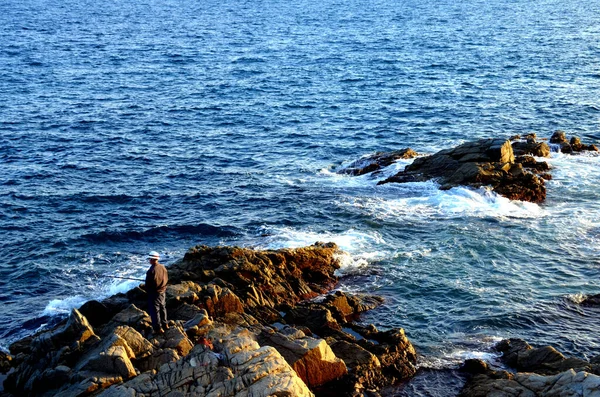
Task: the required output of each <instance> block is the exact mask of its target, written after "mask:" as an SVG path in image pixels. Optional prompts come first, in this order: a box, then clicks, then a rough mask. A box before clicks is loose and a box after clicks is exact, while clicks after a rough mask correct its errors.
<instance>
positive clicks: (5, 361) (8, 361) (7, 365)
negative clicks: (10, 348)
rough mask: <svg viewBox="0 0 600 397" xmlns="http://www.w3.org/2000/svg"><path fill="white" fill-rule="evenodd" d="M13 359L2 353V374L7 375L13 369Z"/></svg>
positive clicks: (0, 352) (0, 359)
mask: <svg viewBox="0 0 600 397" xmlns="http://www.w3.org/2000/svg"><path fill="white" fill-rule="evenodd" d="M12 361H13V359H12V357H11V356H10V355H9V354H6V353H5V352H3V351H0V374H5V373H7V372H8V371H10V369H11V368H12Z"/></svg>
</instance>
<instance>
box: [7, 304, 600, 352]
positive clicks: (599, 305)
mask: <svg viewBox="0 0 600 397" xmlns="http://www.w3.org/2000/svg"><path fill="white" fill-rule="evenodd" d="M581 304H582V305H583V306H595V307H600V294H597V295H591V296H588V297H586V298H585V299H584V300H583V301H582V302H581ZM11 351H12V350H11Z"/></svg>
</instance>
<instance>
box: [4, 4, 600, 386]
mask: <svg viewBox="0 0 600 397" xmlns="http://www.w3.org/2000/svg"><path fill="white" fill-rule="evenodd" d="M599 65H600V3H597V2H589V1H579V0H560V1H559V0H540V1H536V2H531V1H525V0H509V1H504V0H503V1H500V0H486V1H483V0H481V1H478V0H467V1H463V2H456V1H450V0H440V1H435V2H430V1H422V0H376V1H360V0H346V1H336V0H320V1H312V0H299V1H287V2H283V1H273V0H267V1H248V0H239V1H235V0H219V1H213V0H206V1H201V2H199V1H188V0H145V1H144V0H142V1H133V2H132V1H117V2H97V1H90V0H80V1H72V0H63V1H61V0H58V1H42V0H19V1H17V0H4V1H2V2H0V253H1V254H2V264H1V265H0V266H1V267H0V269H1V273H2V277H1V278H0V287H1V288H0V301H1V302H2V305H1V306H0V347H1V348H4V349H5V348H6V347H7V346H8V345H9V344H10V343H11V342H13V341H14V340H16V339H18V338H20V337H23V336H25V335H28V334H31V333H32V332H34V331H35V330H36V329H38V328H40V327H43V326H44V325H48V324H51V323H52V322H53V321H56V319H58V318H60V317H61V316H64V315H66V313H68V312H69V310H70V309H71V308H73V307H78V306H79V305H80V304H81V303H82V302H84V301H86V300H88V299H91V298H102V297H105V296H108V295H110V294H113V293H116V292H119V291H124V290H127V289H128V288H131V287H132V286H133V285H135V282H117V281H115V280H111V279H107V278H103V277H102V275H107V274H110V275H120V276H124V277H141V276H142V275H143V274H144V271H145V268H146V265H147V264H146V261H145V259H144V257H145V254H146V253H147V252H148V251H149V250H157V251H160V252H161V254H162V255H163V256H164V258H165V260H164V262H166V263H167V264H168V263H169V262H172V261H174V260H176V259H178V258H180V257H181V256H182V255H183V253H184V252H185V251H186V249H187V248H189V247H190V246H193V245H195V244H200V243H202V244H208V245H216V244H235V245H241V246H252V247H259V248H279V247H296V246H301V245H306V244H312V243H313V242H315V241H318V240H325V241H335V242H337V243H338V244H339V245H340V246H341V247H342V248H344V249H345V250H346V251H347V252H348V253H349V254H350V256H349V257H348V258H346V260H347V263H346V264H345V266H344V268H343V269H342V271H341V272H340V274H341V275H342V276H343V279H342V280H343V281H342V284H341V286H340V288H342V289H344V290H350V291H359V292H368V293H375V294H379V295H382V296H384V297H385V298H386V304H385V305H384V306H383V307H382V308H380V309H378V310H375V311H373V312H371V313H369V314H368V315H366V316H365V317H364V318H363V320H364V321H365V322H372V323H374V324H376V325H377V327H378V328H381V329H385V328H388V327H403V328H404V329H405V330H406V333H407V334H408V336H409V338H410V339H411V341H413V343H414V344H415V346H416V347H417V349H418V351H419V353H420V367H421V371H422V372H421V375H419V376H418V377H417V378H416V379H415V380H414V381H412V382H410V383H409V384H407V385H404V386H402V387H399V388H397V389H394V390H390V391H388V394H389V395H398V396H399V395H402V396H404V395H440V396H444V395H448V393H450V392H449V390H450V391H451V394H452V393H454V392H455V391H456V390H458V388H459V387H460V379H459V378H457V377H456V376H455V374H454V372H452V369H453V368H455V367H456V365H457V364H458V363H460V362H461V361H462V360H464V359H465V358H467V357H473V356H475V357H484V358H488V359H493V358H494V357H493V355H491V354H490V353H489V347H490V346H491V345H492V344H493V343H494V342H496V341H498V340H500V339H502V338H506V337H522V338H525V339H526V340H528V341H529V342H530V343H532V344H534V345H542V344H552V345H553V346H555V347H557V348H558V349H559V350H561V351H563V352H564V353H565V354H568V355H574V356H578V357H582V358H590V357H592V356H594V355H599V354H600V342H599V340H598V329H600V312H599V311H598V310H597V309H590V308H584V307H580V306H579V305H578V304H577V303H578V302H579V301H580V300H581V299H582V298H583V297H584V296H585V295H588V294H595V293H600V259H598V258H599V254H600V248H599V240H600V200H599V199H600V188H599V187H598V186H600V185H599V183H600V175H599V174H598V172H597V170H598V167H599V166H600V158H599V157H598V156H594V155H583V156H565V155H561V154H559V153H553V154H552V157H551V158H550V159H549V160H548V161H549V163H550V164H551V165H552V166H553V167H554V168H553V171H552V173H553V176H554V179H553V180H552V181H551V182H549V183H548V199H547V201H546V203H544V204H542V205H535V204H528V203H521V202H511V201H508V200H506V199H503V198H501V197H498V196H496V195H494V194H491V193H489V192H487V191H485V190H483V189H482V190H469V189H452V190H450V191H444V192H442V191H439V190H438V189H437V186H436V185H435V183H433V182H430V183H413V184H406V185H396V186H393V185H385V186H376V182H377V181H378V180H379V179H382V177H372V176H368V175H367V176H362V177H357V178H351V177H347V176H340V175H337V174H336V173H335V171H336V170H337V169H339V168H340V167H343V166H344V165H345V164H348V163H349V162H351V161H353V160H356V159H358V158H360V157H361V156H363V155H367V154H370V153H373V152H375V151H380V150H392V149H399V148H404V147H411V148H413V149H415V150H417V151H418V152H420V153H424V154H427V153H432V152H435V151H437V150H440V149H442V148H447V147H450V146H454V145H456V144H459V143H462V142H464V141H466V140H472V139H476V138H481V137H506V138H508V137H509V136H511V135H515V134H524V133H529V132H536V133H537V134H538V137H549V136H550V135H551V134H552V133H553V132H554V131H555V130H557V129H562V130H565V131H566V132H567V134H568V135H569V136H571V135H576V136H579V137H580V138H581V139H582V140H583V141H584V142H586V143H599V142H600V100H599V99H598V98H600V88H599V87H600V66H599ZM406 164H407V163H406V162H404V163H402V162H400V163H397V164H395V165H392V166H390V167H389V169H387V170H386V171H385V172H386V173H387V174H391V173H393V172H394V171H396V170H398V169H401V168H402V167H403V166H404V165H406Z"/></svg>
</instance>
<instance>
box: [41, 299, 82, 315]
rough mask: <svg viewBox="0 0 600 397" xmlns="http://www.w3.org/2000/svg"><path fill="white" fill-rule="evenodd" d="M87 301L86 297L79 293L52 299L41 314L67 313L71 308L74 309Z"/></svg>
mask: <svg viewBox="0 0 600 397" xmlns="http://www.w3.org/2000/svg"><path fill="white" fill-rule="evenodd" d="M86 301H87V299H86V298H84V297H83V296H80V295H75V296H70V297H68V298H64V299H53V300H51V301H50V303H48V305H46V308H45V309H44V311H43V313H42V315H43V316H56V315H62V314H68V313H70V312H71V310H73V309H76V308H78V307H80V306H81V305H83V304H84V303H85V302H86Z"/></svg>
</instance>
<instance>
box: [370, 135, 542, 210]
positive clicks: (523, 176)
mask: <svg viewBox="0 0 600 397" xmlns="http://www.w3.org/2000/svg"><path fill="white" fill-rule="evenodd" d="M429 179H435V180H436V181H437V182H438V183H439V184H440V188H441V189H450V188H453V187H456V186H472V187H481V186H490V187H491V188H492V190H493V191H495V192H497V193H498V194H500V195H502V196H505V197H507V198H509V199H511V200H523V201H532V202H542V201H544V200H545V199H546V187H545V183H544V179H543V178H541V177H540V176H538V175H536V174H535V173H532V172H530V171H527V170H525V169H524V167H523V165H522V164H521V163H518V162H516V161H515V156H514V153H513V148H512V145H511V143H510V141H509V140H505V139H480V140H478V141H475V142H467V143H464V144H462V145H459V146H457V147H456V148H454V149H446V150H442V151H440V152H438V153H436V154H434V155H431V156H425V157H419V158H417V159H415V161H414V162H413V163H412V164H410V165H408V166H407V167H406V168H405V169H404V170H403V171H401V172H399V173H397V174H396V175H394V176H392V177H390V178H387V179H385V180H383V181H381V182H379V184H385V183H390V182H396V183H404V182H422V181H426V180H429Z"/></svg>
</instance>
